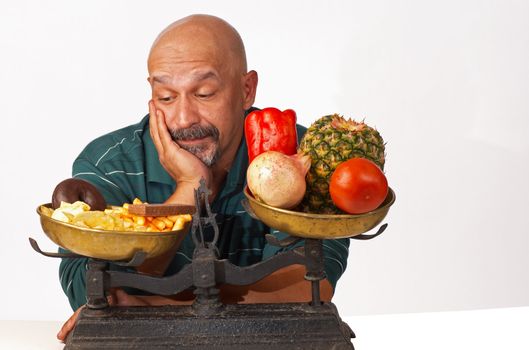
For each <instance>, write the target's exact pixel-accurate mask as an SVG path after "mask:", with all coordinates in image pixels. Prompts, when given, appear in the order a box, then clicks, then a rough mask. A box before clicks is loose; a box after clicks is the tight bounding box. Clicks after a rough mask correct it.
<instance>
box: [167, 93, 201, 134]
mask: <svg viewBox="0 0 529 350" xmlns="http://www.w3.org/2000/svg"><path fill="white" fill-rule="evenodd" d="M173 107H174V108H172V109H171V111H170V113H169V118H167V126H168V127H169V128H172V129H185V128H189V127H190V126H192V125H194V124H197V123H199V122H200V115H199V113H198V110H197V108H196V105H195V103H193V101H192V100H191V99H190V98H187V97H184V96H180V98H179V99H178V100H177V101H176V102H175V103H174V105H173Z"/></svg>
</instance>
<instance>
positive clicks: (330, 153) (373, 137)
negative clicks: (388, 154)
mask: <svg viewBox="0 0 529 350" xmlns="http://www.w3.org/2000/svg"><path fill="white" fill-rule="evenodd" d="M384 145H385V144H384V141H383V140H382V137H381V136H380V134H379V133H378V131H376V130H375V129H373V128H372V127H370V126H368V125H367V124H364V122H356V121H354V120H346V119H344V118H343V117H341V116H339V115H338V114H334V115H327V116H324V117H321V118H320V119H318V120H317V121H315V122H314V123H313V124H312V125H311V126H310V127H309V128H308V130H307V132H306V133H305V135H304V136H303V138H302V139H301V142H300V145H299V150H300V151H301V152H303V153H305V154H308V155H309V156H310V158H311V167H310V170H309V172H308V174H307V177H306V181H307V191H306V193H305V198H304V199H303V202H302V210H303V211H305V212H309V213H320V214H338V213H343V212H342V211H341V210H340V209H338V208H336V206H335V205H334V204H333V202H332V199H331V196H330V194H329V182H330V180H331V175H332V173H333V172H334V169H336V167H337V166H338V164H340V163H342V162H344V161H346V160H348V159H350V158H356V157H361V158H367V159H369V160H371V161H373V162H374V163H375V164H377V165H378V166H379V167H380V169H382V170H384Z"/></svg>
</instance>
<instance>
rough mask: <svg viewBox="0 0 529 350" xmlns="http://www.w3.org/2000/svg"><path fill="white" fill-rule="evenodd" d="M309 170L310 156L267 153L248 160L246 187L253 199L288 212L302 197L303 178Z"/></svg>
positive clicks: (304, 186)
mask: <svg viewBox="0 0 529 350" xmlns="http://www.w3.org/2000/svg"><path fill="white" fill-rule="evenodd" d="M309 168H310V157H309V156H307V155H302V154H296V155H293V156H287V155H285V154H283V153H280V152H275V151H267V152H264V153H261V154H260V155H258V156H257V157H255V159H254V160H253V161H252V163H251V164H250V166H249V167H248V170H247V172H246V180H247V182H248V188H249V189H250V191H252V194H253V195H254V197H255V198H256V199H257V200H260V201H262V202H264V203H266V204H268V205H271V206H273V207H277V208H283V209H290V208H293V207H295V206H296V205H298V204H299V203H300V202H301V200H302V199H303V196H304V195H305V190H306V183H305V175H306V174H307V171H308V170H309Z"/></svg>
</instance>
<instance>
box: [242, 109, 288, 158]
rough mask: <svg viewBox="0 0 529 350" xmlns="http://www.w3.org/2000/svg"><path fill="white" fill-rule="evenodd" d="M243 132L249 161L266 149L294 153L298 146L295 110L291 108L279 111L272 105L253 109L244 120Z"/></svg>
mask: <svg viewBox="0 0 529 350" xmlns="http://www.w3.org/2000/svg"><path fill="white" fill-rule="evenodd" d="M244 134H245V135H246V144H247V145H248V159H249V163H251V162H252V160H253V159H254V158H255V157H257V156H258V155H259V154H261V153H263V152H266V151H277V152H281V153H284V154H286V155H292V154H295V153H296V149H297V146H298V137H297V131H296V112H294V111H293V110H292V109H286V110H284V111H283V112H281V111H280V110H279V109H277V108H273V107H269V108H264V109H262V110H256V111H253V112H251V113H250V114H248V116H247V117H246V120H245V121H244Z"/></svg>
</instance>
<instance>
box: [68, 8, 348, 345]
mask: <svg viewBox="0 0 529 350" xmlns="http://www.w3.org/2000/svg"><path fill="white" fill-rule="evenodd" d="M148 70H149V77H148V81H149V83H150V85H151V88H152V99H151V100H150V101H149V115H147V116H146V117H144V118H143V119H142V121H140V122H139V123H138V124H135V125H131V126H129V127H126V128H123V129H120V130H117V131H115V132H112V133H110V134H107V135H104V136H102V137H100V138H98V139H96V140H94V141H93V142H92V143H90V144H89V145H88V146H87V147H86V148H85V149H84V150H83V152H82V153H81V154H80V155H79V157H78V158H77V159H76V161H75V162H74V165H73V177H76V178H81V179H84V180H87V181H89V182H91V183H92V184H94V185H95V186H96V187H97V188H98V189H99V191H100V192H101V193H102V194H103V196H104V197H105V199H106V201H107V203H108V204H113V205H122V204H123V203H125V202H131V201H132V200H133V199H134V197H138V198H140V199H141V200H143V201H147V202H149V203H180V204H192V205H193V204H194V192H193V190H194V189H195V188H196V187H197V186H198V183H199V180H200V178H204V179H205V180H206V184H207V185H208V187H209V188H210V189H211V190H212V196H211V199H212V203H211V207H212V211H213V212H215V213H217V219H218V225H219V230H220V236H219V241H218V249H219V254H220V258H221V259H229V261H230V262H232V263H233V264H236V265H239V266H248V265H252V264H255V263H257V262H260V261H262V260H265V259H267V258H269V257H271V256H273V255H274V254H277V253H278V252H279V251H281V248H278V247H274V246H271V245H268V244H267V242H266V240H265V239H264V233H265V232H271V233H272V234H274V235H276V236H277V237H278V238H283V237H285V235H284V234H282V233H281V232H277V231H271V230H270V228H268V227H266V226H265V225H264V224H263V223H262V222H260V221H258V220H254V219H252V218H251V217H250V216H249V215H248V214H247V213H246V212H245V211H244V209H243V208H242V206H241V200H242V199H243V198H244V195H243V189H244V185H245V182H246V178H245V174H246V168H247V166H248V156H247V147H246V143H245V138H244V118H245V115H246V114H247V113H248V112H249V111H251V110H252V105H253V103H254V100H255V94H256V88H257V73H256V72H255V71H248V70H247V63H246V54H245V50H244V45H243V42H242V40H241V37H240V36H239V34H238V33H237V31H236V30H235V29H234V28H233V27H232V26H231V25H229V24H228V23H227V22H225V21H224V20H222V19H220V18H217V17H213V16H206V15H193V16H189V17H186V18H183V19H181V20H179V21H177V22H174V23H173V24H171V25H170V26H169V27H167V28H166V29H165V30H164V31H163V32H162V33H161V34H160V35H159V36H158V38H157V39H156V40H155V42H154V44H153V46H152V48H151V51H150V54H149V58H148ZM304 132H305V128H303V127H301V126H298V136H299V137H301V136H302V135H303V133H304ZM348 246H349V242H348V240H336V241H325V243H324V255H325V271H326V274H327V279H326V280H324V281H322V282H323V283H321V296H322V300H324V301H329V300H330V299H331V297H332V294H333V287H334V285H335V284H336V281H337V280H338V278H339V277H340V276H341V274H342V273H343V271H344V269H345V266H346V263H347V253H348V251H347V250H348ZM193 250H194V244H193V242H192V239H191V238H190V237H189V235H188V236H187V237H186V238H185V239H184V241H183V242H182V244H181V246H180V248H179V250H178V251H177V252H170V254H166V255H165V256H161V257H159V258H157V259H156V260H151V261H149V262H148V263H147V264H145V265H144V266H141V267H139V268H138V269H139V270H140V271H142V272H147V273H151V274H158V275H160V274H165V275H172V274H174V273H177V272H178V271H179V270H180V269H181V268H182V267H183V266H184V265H186V264H188V263H189V262H190V261H191V257H192V253H193ZM85 272H86V261H84V260H83V259H63V261H62V262H61V266H60V280H61V285H62V287H63V289H64V291H65V293H66V295H67V296H68V298H69V301H70V304H71V306H72V308H73V309H74V310H77V311H76V312H75V313H74V315H73V316H72V317H71V318H70V319H69V320H68V321H67V322H66V323H65V324H64V326H63V328H62V329H61V331H60V332H59V334H58V338H59V339H61V340H64V339H65V338H66V335H67V334H68V332H69V331H70V330H71V329H72V328H73V326H74V324H75V320H76V318H77V315H78V313H79V311H80V310H81V308H82V307H83V304H84V303H85V301H86V299H85V295H86V289H85ZM304 275H305V269H304V267H303V266H300V265H294V266H290V267H287V268H284V269H282V270H279V271H277V272H276V273H273V274H272V275H270V276H268V277H266V278H264V279H263V280H261V281H259V282H258V283H256V284H254V285H251V286H244V287H236V286H220V291H221V292H220V296H221V299H222V300H223V302H225V303H230V302H238V303H274V302H301V301H309V300H310V299H311V290H310V283H307V282H306V281H305V280H304ZM192 298H193V296H192V294H190V293H185V292H184V293H181V294H179V295H176V296H172V297H163V296H140V295H133V294H132V293H126V292H125V291H123V290H116V291H114V292H113V294H112V295H111V297H110V302H111V304H112V305H122V306H131V305H167V304H187V303H190V302H192Z"/></svg>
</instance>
